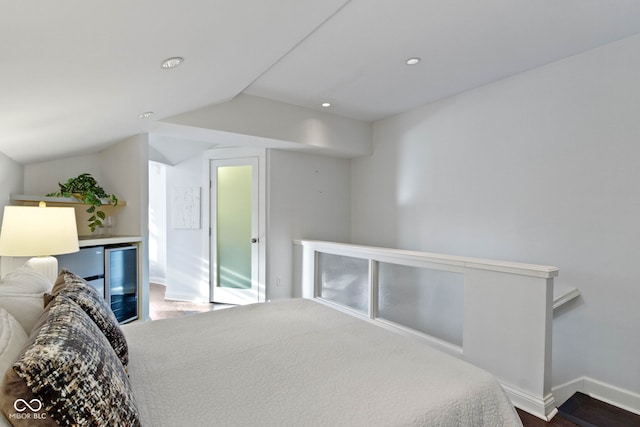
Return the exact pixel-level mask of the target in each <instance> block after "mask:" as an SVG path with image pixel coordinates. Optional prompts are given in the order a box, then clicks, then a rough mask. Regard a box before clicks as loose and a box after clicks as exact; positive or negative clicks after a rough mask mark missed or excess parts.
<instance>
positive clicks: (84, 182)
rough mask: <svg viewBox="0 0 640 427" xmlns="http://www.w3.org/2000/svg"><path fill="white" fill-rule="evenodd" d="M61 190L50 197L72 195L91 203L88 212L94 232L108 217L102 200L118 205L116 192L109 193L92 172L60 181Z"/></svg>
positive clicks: (50, 194)
mask: <svg viewBox="0 0 640 427" xmlns="http://www.w3.org/2000/svg"><path fill="white" fill-rule="evenodd" d="M58 186H60V190H59V191H57V192H55V193H49V194H47V196H48V197H72V198H76V199H78V200H80V201H82V202H83V203H86V204H88V205H91V206H90V207H89V209H87V212H88V213H90V214H91V217H89V228H90V229H91V232H92V233H93V232H94V231H95V230H96V227H99V226H101V225H102V221H103V220H104V219H105V218H106V214H105V213H104V211H102V210H101V209H100V207H101V206H102V200H103V199H107V201H108V202H109V203H112V204H113V205H114V206H117V205H118V198H117V197H116V196H115V195H114V194H107V192H106V191H104V189H103V188H102V187H101V186H100V185H99V184H98V182H97V181H96V180H95V178H94V177H92V176H91V174H88V173H83V174H80V175H78V176H77V177H75V178H69V180H68V181H67V182H65V183H64V184H60V183H58Z"/></svg>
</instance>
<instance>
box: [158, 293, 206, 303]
mask: <svg viewBox="0 0 640 427" xmlns="http://www.w3.org/2000/svg"><path fill="white" fill-rule="evenodd" d="M164 299H168V300H171V301H185V302H194V303H198V304H200V303H208V302H209V301H207V300H206V299H205V298H194V297H193V294H183V293H180V292H169V291H167V292H166V293H165V294H164Z"/></svg>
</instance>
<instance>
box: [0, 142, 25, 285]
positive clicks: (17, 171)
mask: <svg viewBox="0 0 640 427" xmlns="http://www.w3.org/2000/svg"><path fill="white" fill-rule="evenodd" d="M23 187H24V167H23V166H22V165H21V164H20V163H18V162H15V161H13V160H12V159H10V158H9V157H7V156H5V155H4V154H3V153H0V218H2V217H3V215H4V207H5V206H7V205H8V204H9V196H11V195H12V194H22V191H23ZM11 262H12V258H10V257H9V258H7V257H0V277H2V276H3V275H4V273H5V271H3V270H6V272H9V271H11V270H12V269H13V266H12V265H6V264H7V263H9V264H11ZM3 266H4V267H3Z"/></svg>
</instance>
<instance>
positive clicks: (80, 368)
mask: <svg viewBox="0 0 640 427" xmlns="http://www.w3.org/2000/svg"><path fill="white" fill-rule="evenodd" d="M38 322H39V324H38V325H37V327H36V329H34V331H33V332H32V334H31V336H30V342H29V343H28V344H27V347H26V348H25V349H24V351H23V352H22V353H21V355H20V356H19V357H18V359H17V360H16V362H15V363H14V364H13V369H9V370H8V371H7V374H6V375H5V379H4V382H3V384H2V387H1V388H0V396H1V397H2V399H0V400H1V401H2V402H3V403H2V411H3V412H4V414H5V415H6V416H7V418H8V419H9V420H10V421H11V422H12V423H13V424H14V425H34V424H35V423H34V421H33V420H34V418H31V419H25V418H24V417H25V416H26V415H29V416H32V417H35V416H36V415H38V417H39V418H38V420H37V421H38V424H37V425H41V423H40V422H41V421H46V422H47V423H49V425H55V423H58V424H59V425H62V426H72V425H73V426H76V425H91V426H98V427H100V426H105V427H106V426H116V425H117V426H139V425H140V421H139V413H138V409H137V407H136V404H135V400H134V398H133V393H132V390H131V386H130V384H129V379H128V377H127V374H126V373H125V370H124V367H123V366H122V364H121V363H120V360H119V359H118V357H117V356H116V354H115V353H114V351H113V349H112V348H111V345H110V343H109V342H108V341H107V339H106V337H105V336H104V335H103V334H102V331H100V329H99V328H98V326H97V325H96V324H95V323H94V322H93V321H92V320H91V319H90V318H89V317H88V315H87V314H86V313H85V312H84V310H83V309H82V308H80V307H79V306H78V305H77V304H76V303H75V302H73V301H72V300H71V299H70V298H67V297H65V296H64V295H58V296H56V298H55V299H54V300H53V301H52V302H51V304H49V306H48V307H47V310H46V311H45V312H44V313H43V316H42V318H41V319H40V320H39V321H38ZM20 399H22V400H20ZM18 401H19V402H21V405H20V407H21V408H23V409H24V408H25V405H22V402H29V403H31V405H30V407H29V408H26V410H25V411H23V412H21V414H23V415H21V416H19V417H18V416H15V414H16V410H17V409H16V408H15V407H14V405H13V403H12V402H18ZM34 407H35V408H34ZM31 409H33V410H34V412H30V411H31ZM12 414H14V416H13V417H12ZM25 421H28V422H25ZM29 422H30V423H31V424H29ZM42 425H47V424H42Z"/></svg>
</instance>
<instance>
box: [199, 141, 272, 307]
mask: <svg viewBox="0 0 640 427" xmlns="http://www.w3.org/2000/svg"><path fill="white" fill-rule="evenodd" d="M248 157H253V158H257V159H258V209H257V211H258V234H257V237H258V242H257V243H256V244H257V245H258V266H257V268H258V301H257V302H265V301H266V277H267V274H266V265H267V255H266V248H267V232H266V230H267V226H266V224H267V216H266V213H267V195H266V190H267V172H266V165H267V159H266V158H267V152H266V149H259V148H225V149H211V150H207V151H206V152H205V155H204V156H203V161H204V165H203V170H204V171H206V172H205V173H204V174H203V175H205V176H204V181H205V182H204V188H206V189H208V190H207V191H203V193H205V194H204V198H205V199H206V200H205V201H204V202H205V206H206V207H207V208H206V209H207V223H208V226H207V227H203V228H204V230H203V232H204V234H205V238H204V239H203V241H204V245H203V246H204V248H203V254H205V259H204V260H203V261H204V262H205V263H206V264H207V266H208V270H209V301H210V302H213V287H214V286H215V282H214V275H215V271H214V265H213V264H212V253H211V245H212V243H213V242H212V239H213V238H214V236H213V230H214V229H215V224H213V222H212V221H213V218H214V215H213V212H211V208H210V207H211V200H210V199H211V181H212V180H211V170H210V165H211V160H231V159H242V158H248Z"/></svg>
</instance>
